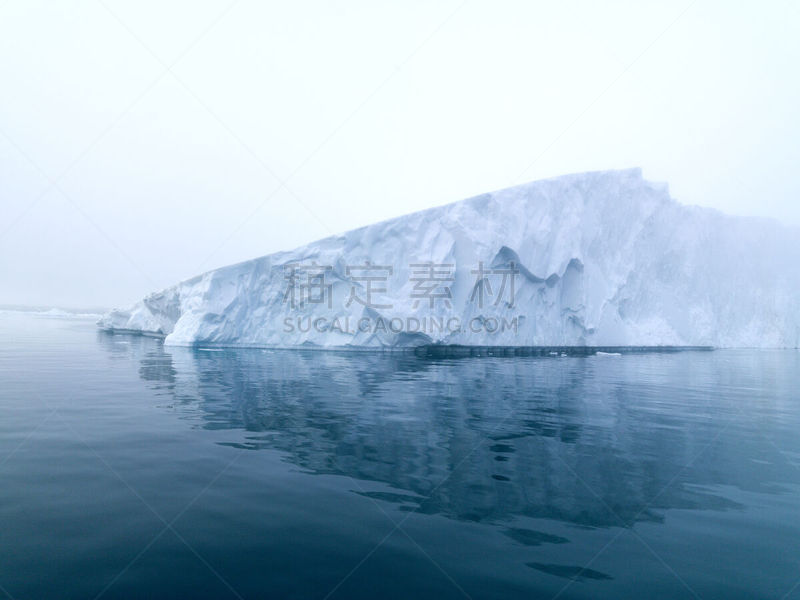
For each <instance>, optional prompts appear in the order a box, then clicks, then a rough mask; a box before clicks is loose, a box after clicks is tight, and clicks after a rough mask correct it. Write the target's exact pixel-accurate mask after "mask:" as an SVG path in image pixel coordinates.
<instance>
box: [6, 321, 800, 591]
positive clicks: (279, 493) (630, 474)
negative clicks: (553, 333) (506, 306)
mask: <svg viewBox="0 0 800 600" xmlns="http://www.w3.org/2000/svg"><path fill="white" fill-rule="evenodd" d="M0 340H2V341H3V342H5V343H0V481H2V484H3V485H2V486H0V596H2V595H3V593H4V592H3V590H6V591H7V592H8V593H7V594H6V595H10V596H11V597H15V598H98V597H99V598H101V599H102V600H109V599H111V598H196V599H200V598H214V599H217V598H263V597H274V598H303V599H305V598H348V599H349V598H365V599H369V600H374V598H436V599H437V600H441V599H442V598H464V597H466V596H468V597H471V598H475V599H478V598H515V599H516V598H519V599H525V600H530V599H531V598H544V599H551V598H555V597H557V598H562V599H563V598H585V599H588V598H591V599H592V600H596V599H598V598H649V599H654V598H669V599H672V598H682V597H687V598H692V597H700V598H725V599H726V600H729V599H734V598H742V599H744V598H748V599H749V598H783V597H786V598H792V597H795V598H798V597H800V586H797V587H794V586H795V584H797V583H798V581H800V570H798V566H797V565H798V564H800V553H799V552H798V548H797V540H798V539H800V485H798V484H800V436H798V435H797V431H798V430H800V402H799V401H798V400H800V398H799V397H798V390H800V353H798V352H796V351H774V352H770V351H715V352H681V353H671V354H640V355H626V356H594V357H592V356H583V357H561V356H556V357H549V356H548V357H507V358H501V357H482V358H478V357H474V358H443V357H440V358H431V357H428V358H418V357H415V356H412V355H405V354H402V355H401V354H381V353H369V354H362V353H358V354H346V353H324V352H297V351H285V352H280V351H261V350H253V349H250V350H239V351H236V350H220V349H215V348H208V349H203V348H198V349H188V348H169V347H164V346H163V344H162V343H161V342H160V341H159V340H156V339H152V338H145V337H136V336H126V335H109V334H105V333H99V334H98V333H97V332H96V330H95V329H94V327H93V325H92V323H91V322H85V323H79V322H77V321H75V320H72V321H59V320H57V319H36V318H32V317H25V318H18V317H13V318H11V317H8V316H3V315H0ZM165 524H169V527H167V528H165ZM465 594H466V596H465ZM787 594H788V595H787ZM792 594H794V596H792Z"/></svg>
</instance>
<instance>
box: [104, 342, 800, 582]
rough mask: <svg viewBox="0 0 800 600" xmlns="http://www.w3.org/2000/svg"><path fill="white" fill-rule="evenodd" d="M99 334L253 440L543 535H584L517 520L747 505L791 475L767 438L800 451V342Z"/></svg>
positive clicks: (399, 493) (478, 518)
mask: <svg viewBox="0 0 800 600" xmlns="http://www.w3.org/2000/svg"><path fill="white" fill-rule="evenodd" d="M98 339H99V340H100V342H101V343H102V344H103V345H105V347H106V348H107V349H108V351H109V352H110V353H112V354H121V355H124V356H126V357H127V356H129V354H133V355H135V356H136V358H137V359H138V361H139V365H140V367H139V374H140V376H141V377H142V378H143V379H145V380H147V381H148V382H150V384H151V385H152V386H153V388H154V389H155V390H158V392H159V393H161V394H164V395H167V396H169V397H171V399H172V400H173V401H174V402H175V403H177V404H178V405H181V406H183V407H185V408H186V409H187V412H186V415H187V417H191V418H198V417H197V415H198V413H197V412H196V411H197V409H199V410H200V412H199V419H201V420H202V427H204V428H208V429H233V430H241V431H242V435H241V441H239V442H235V443H232V445H234V446H235V447H238V448H244V449H248V450H259V449H263V448H268V449H273V450H280V451H282V452H283V453H285V457H286V460H288V461H291V462H292V463H294V464H295V465H297V466H298V467H300V468H302V469H304V470H305V471H306V472H308V473H315V474H335V475H346V476H349V477H352V478H354V479H357V480H362V481H375V482H382V483H385V484H387V485H388V486H390V487H391V488H392V490H395V491H391V492H355V493H361V494H365V495H368V496H369V497H371V498H374V499H375V500H377V501H380V502H388V503H393V504H396V505H398V506H399V507H400V508H401V510H403V511H416V512H420V513H425V514H441V515H444V516H447V517H449V518H452V519H456V520H462V521H475V522H482V523H491V524H496V525H497V526H498V527H500V528H502V531H503V532H504V533H505V534H506V535H508V536H509V537H510V538H511V539H513V540H515V541H516V542H519V543H521V544H525V545H531V546H535V545H541V544H562V543H565V542H567V541H568V540H567V539H565V538H564V537H561V536H554V535H549V534H545V533H541V532H538V531H532V530H527V529H521V528H515V527H508V526H507V523H509V522H510V521H511V520H512V519H513V518H514V517H519V516H527V517H533V518H544V519H553V520H558V521H561V522H565V523H568V524H571V525H575V526H581V527H589V528H597V527H611V526H624V527H629V526H631V525H633V524H634V523H636V522H640V521H647V522H655V523H659V522H661V521H663V520H664V518H665V514H666V511H668V510H669V509H694V510H698V509H700V510H716V511H726V510H737V509H740V508H742V507H741V506H740V504H739V503H737V501H735V500H733V499H730V498H727V497H725V496H723V495H721V494H720V493H719V490H720V489H722V488H723V487H725V486H733V487H736V488H739V489H741V490H749V491H757V492H765V493H769V492H779V491H781V489H783V486H784V485H785V484H786V483H787V472H786V469H785V465H781V464H776V463H774V462H773V461H770V460H764V461H759V460H757V459H755V460H752V459H751V458H752V456H753V454H754V453H755V454H759V453H762V454H763V453H764V452H765V448H764V438H763V436H764V435H768V436H770V438H771V442H770V444H772V442H774V443H775V444H777V445H778V446H781V445H782V447H783V448H786V449H788V450H790V449H792V448H794V449H797V446H798V444H797V443H796V441H795V436H794V432H792V431H791V430H790V429H782V426H785V425H786V423H785V422H784V417H785V416H786V412H787V411H789V412H791V413H792V414H796V410H797V407H796V406H795V400H796V394H795V388H794V386H793V382H792V380H791V379H790V374H791V373H792V368H796V367H797V366H800V361H798V357H797V354H796V353H774V354H771V353H769V352H765V353H760V354H755V355H754V354H753V353H748V352H732V351H731V352H715V353H704V352H685V353H678V354H669V355H659V354H654V355H633V356H625V357H608V356H603V357H599V356H598V357H588V358H586V357H582V358H561V357H559V358H527V359H526V358H494V359H493V358H464V359H444V360H430V359H420V358H417V357H414V356H409V355H405V354H381V353H371V354H364V353H329V352H296V351H260V350H223V351H218V350H211V349H186V348H165V347H163V346H162V345H161V344H160V343H158V342H156V341H154V340H149V339H146V338H127V337H126V338H125V339H126V341H128V342H129V344H127V345H123V346H120V345H119V344H118V339H119V336H109V335H107V334H99V337H98ZM767 382H768V383H769V385H768V386H765V385H764V384H765V383H767ZM743 429H744V430H747V431H748V432H749V434H748V435H742V431H743ZM770 450H771V449H770V448H769V445H768V446H767V448H766V451H768V452H769V451H770ZM788 475H789V477H788V481H789V482H795V483H796V482H797V481H798V480H800V478H798V477H797V473H789V474H788ZM531 566H534V567H535V568H538V569H541V570H543V571H546V572H550V573H555V574H563V575H564V576H569V577H572V576H574V574H573V575H569V573H568V570H566V571H565V570H563V569H560V568H556V567H551V566H548V565H541V564H538V565H531ZM600 575H602V574H595V575H592V573H591V572H583V573H582V574H581V575H580V576H581V577H591V578H596V579H602V578H603V577H601V576H600Z"/></svg>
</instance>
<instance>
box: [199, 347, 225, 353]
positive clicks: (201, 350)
mask: <svg viewBox="0 0 800 600" xmlns="http://www.w3.org/2000/svg"><path fill="white" fill-rule="evenodd" d="M195 350H199V351H200V352H225V348H195Z"/></svg>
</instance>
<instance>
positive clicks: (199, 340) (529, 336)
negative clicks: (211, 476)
mask: <svg viewBox="0 0 800 600" xmlns="http://www.w3.org/2000/svg"><path fill="white" fill-rule="evenodd" d="M798 242H800V231H799V230H798V229H792V228H789V227H784V226H781V225H780V224H778V223H776V222H774V221H772V220H768V219H761V218H750V217H731V216H727V215H724V214H722V213H720V212H718V211H715V210H712V209H708V208H700V207H695V206H685V205H682V204H679V203H678V202H676V201H675V200H673V199H672V198H671V197H670V196H669V192H668V190H667V187H666V186H665V185H663V184H655V183H651V182H648V181H646V180H644V179H643V178H642V175H641V171H640V170H639V169H631V170H622V171H604V172H593V173H583V174H576V175H567V176H563V177H557V178H553V179H547V180H543V181H536V182H532V183H528V184H524V185H519V186H516V187H512V188H508V189H505V190H501V191H497V192H493V193H487V194H482V195H480V196H476V197H474V198H469V199H466V200H462V201H460V202H455V203H453V204H449V205H446V206H441V207H437V208H432V209H429V210H424V211H421V212H417V213H414V214H410V215H407V216H403V217H398V218H396V219H391V220H389V221H384V222H382V223H377V224H374V225H370V226H367V227H362V228H360V229H355V230H353V231H350V232H348V233H345V234H342V235H336V236H332V237H328V238H325V239H322V240H319V241H317V242H313V243H311V244H308V245H307V246H303V247H300V248H297V249H295V250H292V251H289V252H278V253H275V254H270V255H268V256H264V257H261V258H256V259H253V260H249V261H246V262H243V263H239V264H235V265H231V266H228V267H224V268H221V269H217V270H214V271H209V272H207V273H204V274H202V275H198V276H196V277H194V278H192V279H189V280H186V281H184V282H181V283H179V284H177V285H175V286H172V287H170V288H167V289H165V290H163V291H161V292H157V293H154V294H151V295H150V296H148V297H146V298H145V299H144V300H142V301H141V302H139V303H137V304H136V305H134V306H133V307H131V308H130V309H128V310H114V311H111V312H110V313H108V314H107V315H105V316H104V317H103V318H102V319H101V320H100V321H99V326H100V327H101V328H103V329H106V330H111V331H126V332H137V333H144V334H150V335H159V336H164V337H165V343H166V344H172V345H197V344H202V345H226V346H256V347H281V348H296V347H302V348H309V347H311V348H329V349H369V348H407V347H410V346H427V345H458V346H515V347H533V346H538V347H541V346H580V347H584V346H590V347H611V346H713V347H782V348H785V347H791V348H796V347H800V243H798Z"/></svg>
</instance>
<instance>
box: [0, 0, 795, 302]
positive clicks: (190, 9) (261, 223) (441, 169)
mask: <svg viewBox="0 0 800 600" xmlns="http://www.w3.org/2000/svg"><path fill="white" fill-rule="evenodd" d="M798 64H800V4H798V3H795V2H793V1H790V0H769V1H760V2H755V1H753V2H739V1H735V0H733V1H721V0H695V1H691V0H688V1H686V0H684V1H678V0H676V1H675V2H643V1H604V2H590V1H573V0H566V1H562V2H554V1H552V0H549V1H548V2H536V1H515V0H500V1H497V0H493V1H492V0H466V1H463V0H436V1H430V0H428V1H414V0H407V1H404V2H385V1H375V0H370V1H365V2H357V1H343V0H327V1H310V0H298V1H297V2H284V1H280V2H278V1H274V2H258V1H256V0H238V1H231V0H220V1H213V2H212V1H208V2H205V1H198V0H192V1H190V2H182V1H155V0H153V1H149V0H148V1H141V0H139V1H136V2H134V1H121V0H102V1H100V0H86V1H81V0H78V1H74V2H69V3H56V2H51V1H38V0H0V86H2V87H1V88H0V90H1V91H0V304H28V305H41V306H64V307H75V308H77V307H112V306H127V305H129V304H131V303H133V302H135V301H136V300H138V299H140V298H141V297H143V296H144V295H146V294H148V293H149V292H151V291H154V290H157V289H161V288H163V287H166V286H168V285H171V284H173V283H176V282H177V281H180V280H182V279H186V278H188V277H191V276H193V275H195V274H197V273H200V272H203V271H207V270H209V269H212V268H216V267H220V266H223V265H226V264H230V263H234V262H238V261H242V260H246V259H249V258H253V257H256V256H261V255H264V254H268V253H270V252H274V251H278V250H285V249H290V248H293V247H295V246H299V245H301V244H305V243H307V242H310V241H313V240H314V239H318V238H321V237H325V236H327V235H330V234H332V233H339V232H343V231H347V230H349V229H353V228H356V227H360V226H362V225H366V224H369V223H372V222H375V221H380V220H383V219H387V218H391V217H395V216H399V215H402V214H405V213H409V212H413V211H416V210H420V209H424V208H428V207H431V206H436V205H440V204H445V203H448V202H452V201H455V200H458V199H461V198H465V197H469V196H474V195H476V194H479V193H482V192H486V191H491V190H495V189H500V188H504V187H508V186H510V185H513V184H516V183H522V182H524V181H530V180H535V179H541V178H546V177H552V176H557V175H561V174H566V173H573V172H579V171H590V170H599V169H615V168H628V167H634V166H638V167H642V169H643V172H644V176H645V177H646V178H648V179H651V180H654V181H665V182H668V183H669V186H670V192H671V194H672V195H673V197H674V198H676V199H677V200H678V201H680V202H682V203H685V204H698V205H704V206H711V207H715V208H718V209H720V210H723V211H725V212H728V213H732V214H739V215H761V216H768V217H774V218H777V219H779V220H781V221H784V222H787V223H791V224H800V202H799V201H798V199H799V198H800V182H799V181H798V177H797V166H798V164H800V116H798V112H800V111H798V106H800V77H798V70H797V65H798Z"/></svg>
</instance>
